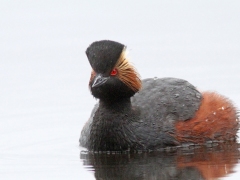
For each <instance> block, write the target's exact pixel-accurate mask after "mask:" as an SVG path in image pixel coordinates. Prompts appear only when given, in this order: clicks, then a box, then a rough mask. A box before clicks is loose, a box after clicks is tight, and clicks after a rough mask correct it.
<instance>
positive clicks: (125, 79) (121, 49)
mask: <svg viewBox="0 0 240 180" xmlns="http://www.w3.org/2000/svg"><path fill="white" fill-rule="evenodd" d="M86 54H87V57H88V60H89V63H90V65H91V67H92V73H91V78H90V82H89V88H90V90H91V92H92V95H93V96H94V97H96V98H99V99H103V100H104V99H106V100H107V99H118V98H129V97H131V96H133V95H134V94H135V93H136V92H138V91H139V90H140V88H141V80H140V77H139V74H138V72H137V71H136V69H135V68H134V67H133V65H132V64H131V63H130V62H129V60H128V58H127V57H126V47H125V46H124V45H123V44H120V43H118V42H114V41H109V40H103V41H96V42H93V43H92V44H91V45H90V46H89V47H88V48H87V50H86Z"/></svg>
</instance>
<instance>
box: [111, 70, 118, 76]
mask: <svg viewBox="0 0 240 180" xmlns="http://www.w3.org/2000/svg"><path fill="white" fill-rule="evenodd" d="M117 73H118V72H117V70H116V69H115V68H114V69H113V70H112V71H111V73H110V74H111V76H116V75H117Z"/></svg>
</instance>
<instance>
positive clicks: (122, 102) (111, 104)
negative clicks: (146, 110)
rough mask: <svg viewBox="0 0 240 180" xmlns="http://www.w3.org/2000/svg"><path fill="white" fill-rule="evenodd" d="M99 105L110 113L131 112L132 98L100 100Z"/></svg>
mask: <svg viewBox="0 0 240 180" xmlns="http://www.w3.org/2000/svg"><path fill="white" fill-rule="evenodd" d="M99 105H100V107H101V108H104V109H106V110H109V111H116V112H127V111H131V107H132V105H131V100H130V98H121V99H116V100H100V102H99Z"/></svg>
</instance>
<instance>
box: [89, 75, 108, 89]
mask: <svg viewBox="0 0 240 180" xmlns="http://www.w3.org/2000/svg"><path fill="white" fill-rule="evenodd" d="M108 79H109V77H103V76H102V75H101V74H98V75H96V77H95V78H94V80H93V84H92V88H93V87H99V86H101V85H103V84H104V83H105V82H106V81H107V80H108Z"/></svg>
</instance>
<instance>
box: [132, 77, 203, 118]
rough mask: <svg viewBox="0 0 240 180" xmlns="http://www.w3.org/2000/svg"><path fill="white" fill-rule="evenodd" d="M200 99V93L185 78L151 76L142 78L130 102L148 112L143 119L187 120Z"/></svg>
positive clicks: (192, 114)
mask: <svg viewBox="0 0 240 180" xmlns="http://www.w3.org/2000/svg"><path fill="white" fill-rule="evenodd" d="M201 99H202V95H201V93H199V91H198V90H197V89H196V88H195V87H194V86H193V85H191V84H190V83H189V82H187V81H185V80H182V79H176V78H154V79H152V78H151V79H145V80H143V87H142V89H141V91H140V92H139V93H137V94H136V95H135V96H134V97H132V104H133V106H138V107H139V108H141V109H142V110H144V112H146V114H148V115H145V118H144V119H155V120H154V121H156V118H158V119H159V120H160V121H163V120H166V119H169V120H187V119H190V118H192V117H193V116H194V114H195V112H196V111H197V110H198V108H199V106H200V103H201Z"/></svg>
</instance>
